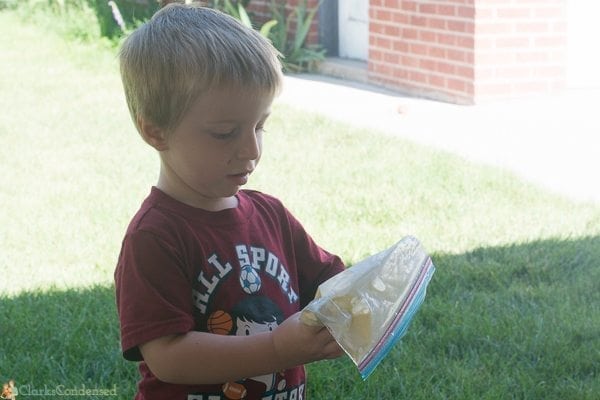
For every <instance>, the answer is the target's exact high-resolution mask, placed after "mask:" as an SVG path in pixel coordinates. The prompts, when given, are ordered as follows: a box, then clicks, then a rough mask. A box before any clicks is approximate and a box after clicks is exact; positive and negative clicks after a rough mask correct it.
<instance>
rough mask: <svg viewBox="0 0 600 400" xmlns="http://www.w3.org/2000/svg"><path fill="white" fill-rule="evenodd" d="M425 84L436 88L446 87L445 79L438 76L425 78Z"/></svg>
mask: <svg viewBox="0 0 600 400" xmlns="http://www.w3.org/2000/svg"><path fill="white" fill-rule="evenodd" d="M427 83H428V84H429V85H431V86H435V87H438V88H445V87H446V78H444V77H442V76H439V75H429V76H428V77H427Z"/></svg>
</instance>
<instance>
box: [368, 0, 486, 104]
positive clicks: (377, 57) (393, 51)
mask: <svg viewBox="0 0 600 400" xmlns="http://www.w3.org/2000/svg"><path fill="white" fill-rule="evenodd" d="M474 15H475V6H474V0H466V1H465V0H446V1H401V0H371V1H370V10H369V31H370V37H369V60H368V67H369V79H370V80H372V81H374V82H378V83H381V84H384V85H385V86H391V87H394V88H398V89H401V90H403V91H408V92H412V93H415V94H418V95H424V96H429V97H437V98H442V99H444V100H448V101H452V102H468V101H469V99H470V98H472V97H473V95H474V92H475V86H474V75H475V68H474V59H475V57H474V32H475V21H474Z"/></svg>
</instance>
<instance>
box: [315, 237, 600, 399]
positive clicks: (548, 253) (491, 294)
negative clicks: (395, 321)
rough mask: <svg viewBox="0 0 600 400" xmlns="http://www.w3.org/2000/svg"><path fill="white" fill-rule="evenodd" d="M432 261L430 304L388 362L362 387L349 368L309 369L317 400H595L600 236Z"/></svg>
mask: <svg viewBox="0 0 600 400" xmlns="http://www.w3.org/2000/svg"><path fill="white" fill-rule="evenodd" d="M432 258H433V260H434V263H435V265H436V267H437V271H436V273H435V275H434V276H433V279H432V281H431V283H430V285H429V288H428V294H427V298H426V299H425V302H424V303H423V306H422V308H421V309H420V311H419V313H418V314H417V315H416V317H415V319H414V321H413V322H412V326H411V327H410V328H409V330H408V332H407V335H406V336H405V337H404V339H403V340H402V342H401V343H400V344H399V345H397V346H396V347H395V348H394V350H393V351H392V353H390V355H389V356H388V358H387V359H385V360H384V361H383V362H382V364H380V366H379V367H378V368H377V369H376V370H375V372H374V373H373V375H372V376H371V377H369V378H368V380H367V381H365V382H360V378H359V377H358V373H357V372H356V371H355V368H354V366H353V365H350V363H348V362H346V360H344V361H341V362H340V361H336V362H335V363H319V364H317V365H315V366H311V372H313V374H312V379H311V386H312V387H309V389H310V392H311V393H312V394H314V395H315V396H316V397H317V398H321V397H319V395H318V394H317V393H332V394H333V395H332V396H330V397H327V398H330V399H344V398H356V399H358V398H377V399H398V398H406V399H409V398H410V399H505V398H517V399H525V398H530V399H590V400H591V399H595V398H597V395H598V393H600V379H599V375H600V364H599V363H598V360H600V237H599V236H596V237H587V238H580V239H574V240H543V241H534V242H530V243H525V244H518V245H510V246H503V247H491V248H480V249H476V250H474V251H471V252H469V253H466V254H460V255H447V254H434V255H433V256H432ZM337 371H343V372H337ZM340 378H341V379H340Z"/></svg>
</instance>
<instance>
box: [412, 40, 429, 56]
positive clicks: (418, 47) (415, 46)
mask: <svg viewBox="0 0 600 400" xmlns="http://www.w3.org/2000/svg"><path fill="white" fill-rule="evenodd" d="M428 48H429V46H427V45H426V44H421V43H411V44H410V52H411V53H413V54H418V55H421V56H423V55H426V54H427V49H428Z"/></svg>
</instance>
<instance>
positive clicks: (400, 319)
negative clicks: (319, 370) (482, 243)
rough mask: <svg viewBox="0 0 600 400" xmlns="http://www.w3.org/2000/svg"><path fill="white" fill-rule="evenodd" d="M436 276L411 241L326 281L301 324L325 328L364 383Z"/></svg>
mask: <svg viewBox="0 0 600 400" xmlns="http://www.w3.org/2000/svg"><path fill="white" fill-rule="evenodd" d="M434 271H435V267H434V265H433V263H432V262H431V258H430V257H429V256H428V255H427V253H426V252H425V250H424V249H423V247H422V246H421V244H420V243H419V241H418V240H417V239H416V238H414V237H412V236H407V237H405V238H403V239H402V240H401V241H399V242H398V243H396V244H395V245H393V246H392V247H390V248H388V249H386V250H384V251H382V252H380V253H378V254H375V255H372V256H370V257H368V258H366V259H364V260H362V261H361V262H359V263H357V264H355V265H353V266H352V267H350V268H348V269H346V270H345V271H344V272H341V273H340V274H338V275H336V276H334V277H332V278H331V279H329V280H327V281H325V282H323V283H322V284H321V285H320V286H319V289H318V290H317V294H316V296H315V299H314V300H313V301H312V302H310V303H309V304H308V305H307V306H306V307H305V308H304V310H302V314H301V320H302V321H303V322H304V323H305V324H308V325H325V326H326V327H327V328H328V329H329V331H330V332H331V334H332V335H333V337H334V338H335V340H336V341H337V342H338V344H339V345H340V346H341V347H342V349H344V351H345V352H346V353H347V354H348V356H350V358H351V359H352V361H353V362H354V364H356V366H357V367H358V370H359V372H360V375H361V376H362V378H363V379H366V378H367V377H368V376H369V375H370V374H371V373H372V372H373V370H374V369H375V367H377V365H378V364H379V363H380V362H381V360H383V358H384V357H385V356H386V355H387V354H388V353H389V351H390V350H391V349H392V347H393V345H394V344H395V343H396V342H397V341H398V340H399V339H400V338H401V337H402V336H404V334H405V333H406V329H407V328H408V325H409V323H410V321H411V320H412V318H413V316H414V315H415V313H416V312H417V310H418V309H419V307H420V305H421V303H422V302H423V300H424V298H425V293H426V288H427V285H428V284H429V281H430V280H431V277H432V275H433V273H434Z"/></svg>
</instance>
